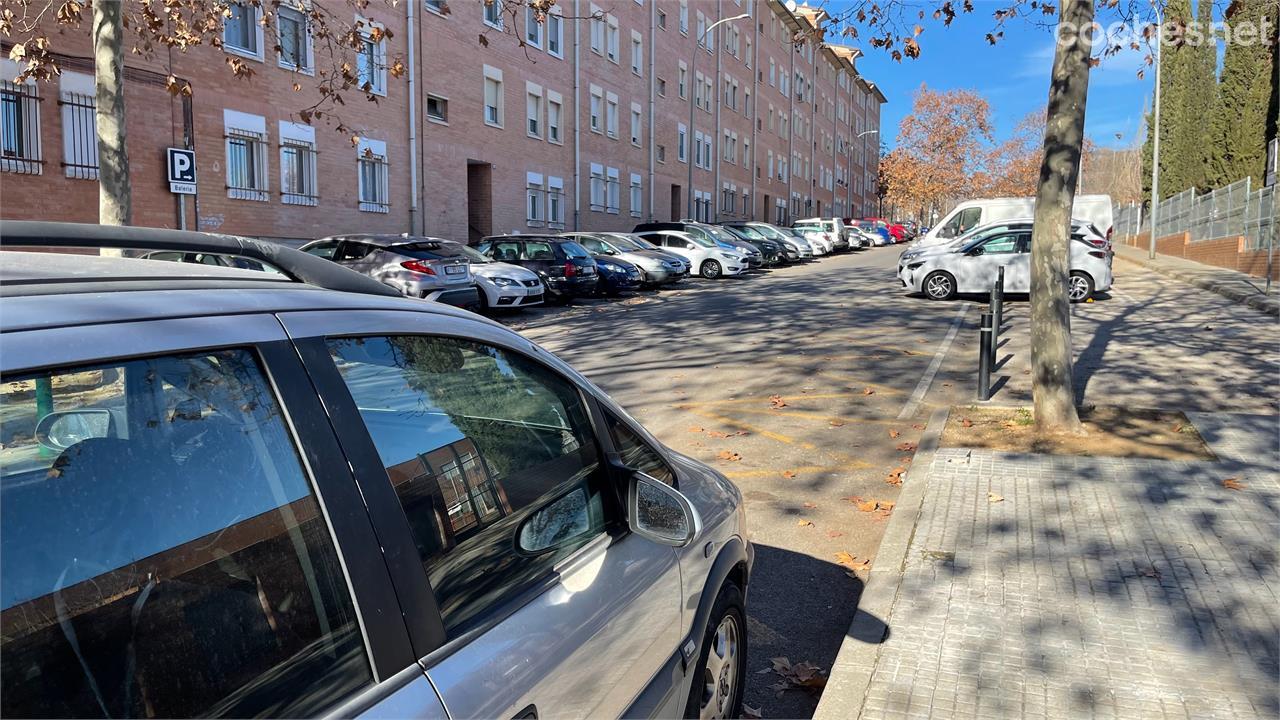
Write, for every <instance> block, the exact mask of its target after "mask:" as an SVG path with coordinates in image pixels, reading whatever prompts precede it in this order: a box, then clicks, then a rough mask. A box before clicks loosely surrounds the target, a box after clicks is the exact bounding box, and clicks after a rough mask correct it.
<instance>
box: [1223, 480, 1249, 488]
mask: <svg viewBox="0 0 1280 720" xmlns="http://www.w3.org/2000/svg"><path fill="white" fill-rule="evenodd" d="M1222 487H1224V488H1226V489H1228V490H1243V489H1245V488H1246V487H1248V486H1247V485H1245V484H1244V483H1242V482H1240V481H1239V480H1237V479H1236V478H1233V477H1229V478H1227V479H1226V480H1223V481H1222Z"/></svg>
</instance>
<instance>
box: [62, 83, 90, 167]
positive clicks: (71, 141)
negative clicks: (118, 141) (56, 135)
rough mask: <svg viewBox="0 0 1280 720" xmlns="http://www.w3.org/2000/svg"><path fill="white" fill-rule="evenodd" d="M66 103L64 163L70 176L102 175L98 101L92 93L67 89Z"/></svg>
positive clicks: (63, 120)
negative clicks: (99, 153)
mask: <svg viewBox="0 0 1280 720" xmlns="http://www.w3.org/2000/svg"><path fill="white" fill-rule="evenodd" d="M58 104H59V105H61V106H62V137H63V152H62V167H63V168H65V169H66V173H67V177H69V178H81V179H84V180H95V179H97V177H98V128H97V117H96V109H97V106H98V104H97V101H96V99H95V98H94V97H93V96H92V95H88V94H85V93H77V92H69V91H64V92H63V93H62V94H61V97H60V98H59V100H58Z"/></svg>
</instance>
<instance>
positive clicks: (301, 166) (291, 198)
mask: <svg viewBox="0 0 1280 720" xmlns="http://www.w3.org/2000/svg"><path fill="white" fill-rule="evenodd" d="M316 157H317V153H316V149H315V146H313V145H312V144H311V143H309V142H303V141H300V140H285V141H284V142H283V143H282V144H281V145H280V173H281V174H280V200H281V201H282V202H284V203H285V204H286V205H312V206H314V205H315V204H316V203H317V202H318V201H319V199H320V193H319V192H318V190H317V189H316V185H317V183H316Z"/></svg>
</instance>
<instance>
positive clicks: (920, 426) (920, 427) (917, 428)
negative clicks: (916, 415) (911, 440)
mask: <svg viewBox="0 0 1280 720" xmlns="http://www.w3.org/2000/svg"><path fill="white" fill-rule="evenodd" d="M911 427H913V428H915V429H916V430H923V429H924V426H923V425H921V424H920V423H915V424H913V425H912V426H911Z"/></svg>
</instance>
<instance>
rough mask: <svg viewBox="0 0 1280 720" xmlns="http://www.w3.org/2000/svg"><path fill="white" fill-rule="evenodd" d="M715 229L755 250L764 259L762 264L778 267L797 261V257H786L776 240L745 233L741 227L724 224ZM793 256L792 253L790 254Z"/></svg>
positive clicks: (780, 244) (785, 249)
mask: <svg viewBox="0 0 1280 720" xmlns="http://www.w3.org/2000/svg"><path fill="white" fill-rule="evenodd" d="M716 228H717V229H718V230H720V232H722V233H725V234H727V235H731V236H733V238H734V240H736V241H738V242H740V243H745V244H747V245H748V246H750V247H753V248H757V249H758V250H759V251H760V254H761V255H762V256H763V257H764V264H765V265H766V266H769V265H780V264H782V263H785V262H789V261H792V260H798V259H799V258H798V257H788V256H787V248H786V247H785V246H783V244H782V243H780V242H778V241H777V240H771V239H769V238H766V237H764V236H763V235H761V234H759V233H754V232H753V233H747V232H744V231H743V230H742V228H741V227H731V226H729V225H726V224H724V223H721V224H720V225H717V226H716ZM792 255H793V256H794V252H793V253H792Z"/></svg>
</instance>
